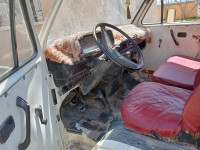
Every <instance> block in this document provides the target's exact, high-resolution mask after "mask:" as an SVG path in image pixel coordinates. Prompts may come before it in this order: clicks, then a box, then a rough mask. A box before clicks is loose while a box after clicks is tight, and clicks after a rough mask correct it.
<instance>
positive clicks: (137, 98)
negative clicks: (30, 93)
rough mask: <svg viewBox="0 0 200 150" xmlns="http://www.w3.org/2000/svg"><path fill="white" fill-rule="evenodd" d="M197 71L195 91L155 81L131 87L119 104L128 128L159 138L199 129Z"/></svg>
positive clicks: (199, 113) (199, 93)
mask: <svg viewBox="0 0 200 150" xmlns="http://www.w3.org/2000/svg"><path fill="white" fill-rule="evenodd" d="M199 78H200V71H199V72H198V75H197V76H196V79H195V85H196V86H195V87H194V88H195V89H194V91H191V90H187V89H182V88H178V87H172V86H168V85H164V84H161V83H155V82H144V83H141V84H139V85H137V86H136V87H134V88H133V89H132V90H131V91H130V92H129V93H128V95H127V96H126V97H125V99H124V100H123V102H122V104H121V114H122V118H123V121H124V124H125V126H126V128H127V129H129V130H132V131H135V132H138V133H141V134H145V135H150V136H153V135H152V133H151V131H154V132H155V133H157V134H158V135H159V136H160V137H162V138H173V137H175V136H176V135H178V134H179V132H180V131H181V130H185V131H188V132H190V133H193V134H195V133H198V132H200V109H199V108H200V85H199V83H200V80H199Z"/></svg>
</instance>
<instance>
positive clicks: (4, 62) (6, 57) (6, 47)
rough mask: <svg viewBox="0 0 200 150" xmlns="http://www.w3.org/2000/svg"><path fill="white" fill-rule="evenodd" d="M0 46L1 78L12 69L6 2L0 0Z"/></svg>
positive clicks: (6, 0) (7, 6)
mask: <svg viewBox="0 0 200 150" xmlns="http://www.w3.org/2000/svg"><path fill="white" fill-rule="evenodd" d="M0 45H1V48H0V57H1V58H0V76H1V75H3V74H5V73H6V72H8V71H9V70H11V69H12V68H13V67H14V61H13V51H12V41H11V31H10V20H9V2H8V0H0Z"/></svg>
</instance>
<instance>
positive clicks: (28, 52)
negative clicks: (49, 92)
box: [15, 1, 33, 65]
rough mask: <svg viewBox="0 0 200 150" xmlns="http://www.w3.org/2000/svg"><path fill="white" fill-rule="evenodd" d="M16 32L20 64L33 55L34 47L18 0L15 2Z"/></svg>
mask: <svg viewBox="0 0 200 150" xmlns="http://www.w3.org/2000/svg"><path fill="white" fill-rule="evenodd" d="M15 5H16V6H15V33H16V42H17V52H18V61H19V65H22V64H23V63H24V62H25V61H27V60H28V59H29V58H30V57H31V56H32V55H33V47H32V45H31V41H30V37H29V35H28V31H27V27H26V25H25V21H24V18H23V15H22V10H21V9H20V5H19V3H18V1H16V3H15Z"/></svg>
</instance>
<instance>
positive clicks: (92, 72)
mask: <svg viewBox="0 0 200 150" xmlns="http://www.w3.org/2000/svg"><path fill="white" fill-rule="evenodd" d="M107 33H108V38H109V39H110V41H111V43H112V44H113V45H114V36H113V34H112V31H111V30H107ZM97 38H98V40H99V42H100V43H102V40H101V39H102V38H101V32H99V33H97ZM135 41H136V43H141V41H138V40H135ZM79 43H80V46H81V54H80V61H79V62H76V63H75V64H74V65H67V64H63V63H57V62H53V61H51V60H49V59H47V65H48V69H49V72H50V73H51V74H53V79H54V82H55V85H56V86H58V87H63V88H62V89H64V91H69V90H70V89H72V88H73V87H75V86H77V85H81V86H82V88H83V89H84V90H83V91H82V92H83V93H84V94H87V92H89V91H90V90H92V89H93V88H94V85H96V84H97V83H98V82H99V80H100V78H101V77H103V75H104V74H105V73H106V71H107V69H109V68H110V66H111V65H112V62H111V61H105V60H101V59H99V56H101V55H102V54H103V53H102V51H101V50H100V49H99V47H98V46H97V44H96V42H95V40H94V38H93V35H92V33H91V34H88V35H85V36H83V37H82V38H81V39H79ZM120 47H121V49H122V50H123V51H124V50H126V49H130V47H129V48H128V47H127V42H123V43H122V44H121V45H120ZM119 51H120V50H119ZM100 76H101V77H100ZM91 79H92V81H91ZM92 82H96V83H92ZM61 93H62V92H61Z"/></svg>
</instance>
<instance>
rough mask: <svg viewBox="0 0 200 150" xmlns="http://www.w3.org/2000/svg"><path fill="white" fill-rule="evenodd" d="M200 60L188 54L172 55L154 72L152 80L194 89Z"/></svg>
mask: <svg viewBox="0 0 200 150" xmlns="http://www.w3.org/2000/svg"><path fill="white" fill-rule="evenodd" d="M199 69H200V60H199V59H195V58H190V57H187V56H172V57H170V58H169V59H168V60H167V62H164V63H162V64H161V65H160V66H159V67H158V68H157V69H156V71H155V72H154V73H153V76H152V81H153V82H159V83H163V84H166V85H172V86H176V87H180V88H185V89H189V90H193V85H194V79H195V76H196V74H197V71H198V70H199Z"/></svg>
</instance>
